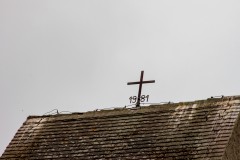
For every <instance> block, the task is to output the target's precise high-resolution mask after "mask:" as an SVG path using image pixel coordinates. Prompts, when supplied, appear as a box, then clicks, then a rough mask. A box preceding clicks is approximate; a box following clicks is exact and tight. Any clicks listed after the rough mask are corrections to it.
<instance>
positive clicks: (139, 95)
mask: <svg viewBox="0 0 240 160" xmlns="http://www.w3.org/2000/svg"><path fill="white" fill-rule="evenodd" d="M143 74H144V71H141V76H140V81H139V82H128V83H127V85H133V84H139V89H138V97H137V103H136V107H140V99H141V93H142V84H143V83H155V80H150V81H143Z"/></svg>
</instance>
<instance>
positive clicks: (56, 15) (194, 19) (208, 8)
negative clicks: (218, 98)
mask: <svg viewBox="0 0 240 160" xmlns="http://www.w3.org/2000/svg"><path fill="white" fill-rule="evenodd" d="M239 28H240V1H239V0H210V1H209V0H195V1H193V0H181V1H180V0H162V1H160V0H156V1H154V0H145V1H143V0H135V1H130V0H118V1H115V0H81V1H77V0H76V1H73V0H72V1H71V0H70V1H69V0H68V1H63V0H41V1H40V0H39V1H31V0H21V1H19V0H0V107H1V112H0V118H1V119H0V131H1V132H0V155H1V153H2V152H3V150H4V149H5V147H6V146H7V144H8V143H9V142H10V140H11V139H12V137H13V136H14V134H15V133H16V131H17V129H18V128H19V127H20V126H21V124H22V123H23V122H24V121H25V119H26V118H27V116H28V115H42V114H44V113H46V112H48V111H51V110H52V109H55V108H58V109H59V110H60V111H71V112H83V111H89V110H94V109H97V108H98V109H101V108H108V107H122V106H124V105H128V104H129V99H128V98H129V97H130V96H132V95H137V89H138V87H137V86H127V85H126V83H127V82H128V81H135V80H138V79H139V76H140V71H141V70H145V77H144V78H145V79H146V80H150V79H155V80H156V83H155V84H147V85H144V86H143V94H149V95H150V102H155V103H156V102H165V101H173V102H178V101H191V100H197V99H206V98H208V97H210V96H214V95H238V94H240V75H239V72H238V70H239V68H240V63H239V59H240V29H239Z"/></svg>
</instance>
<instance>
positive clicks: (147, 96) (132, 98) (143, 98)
mask: <svg viewBox="0 0 240 160" xmlns="http://www.w3.org/2000/svg"><path fill="white" fill-rule="evenodd" d="M148 99H149V95H142V96H141V98H140V101H141V102H148ZM129 100H130V103H136V102H137V100H138V98H137V96H131V97H129Z"/></svg>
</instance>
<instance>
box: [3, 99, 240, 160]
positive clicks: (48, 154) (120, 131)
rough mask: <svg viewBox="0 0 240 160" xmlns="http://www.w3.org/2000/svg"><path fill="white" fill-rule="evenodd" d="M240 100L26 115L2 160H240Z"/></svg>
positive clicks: (213, 100)
mask: <svg viewBox="0 0 240 160" xmlns="http://www.w3.org/2000/svg"><path fill="white" fill-rule="evenodd" d="M239 112H240V97H239V96H234V97H224V98H212V99H207V100H201V101H195V102H186V103H176V104H165V105H153V106H146V107H140V108H122V109H113V110H102V111H92V112H86V113H73V114H58V115H49V116H29V117H28V118H27V120H26V122H24V123H23V125H22V126H21V128H20V129H19V130H18V131H17V133H16V135H15V136H14V138H13V140H12V141H11V142H10V144H9V145H8V147H7V148H6V150H5V152H4V153H3V155H2V157H1V158H0V159H1V160H2V159H8V160H9V159H10V160H11V159H18V160H22V159H29V160H31V159H36V160H37V159H58V160H59V159H60V160H61V159H81V160H82V159H172V160H175V159H211V160H212V159H224V160H227V159H229V160H230V159H231V160H237V159H239V157H240V150H239V146H240V145H239V144H240V143H239V141H240V137H239V135H240V132H239V131H240V125H239Z"/></svg>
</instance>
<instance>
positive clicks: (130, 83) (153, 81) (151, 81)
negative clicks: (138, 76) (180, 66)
mask: <svg viewBox="0 0 240 160" xmlns="http://www.w3.org/2000/svg"><path fill="white" fill-rule="evenodd" d="M140 83H155V80H150V81H142V82H128V83H127V85H133V84H140Z"/></svg>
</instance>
